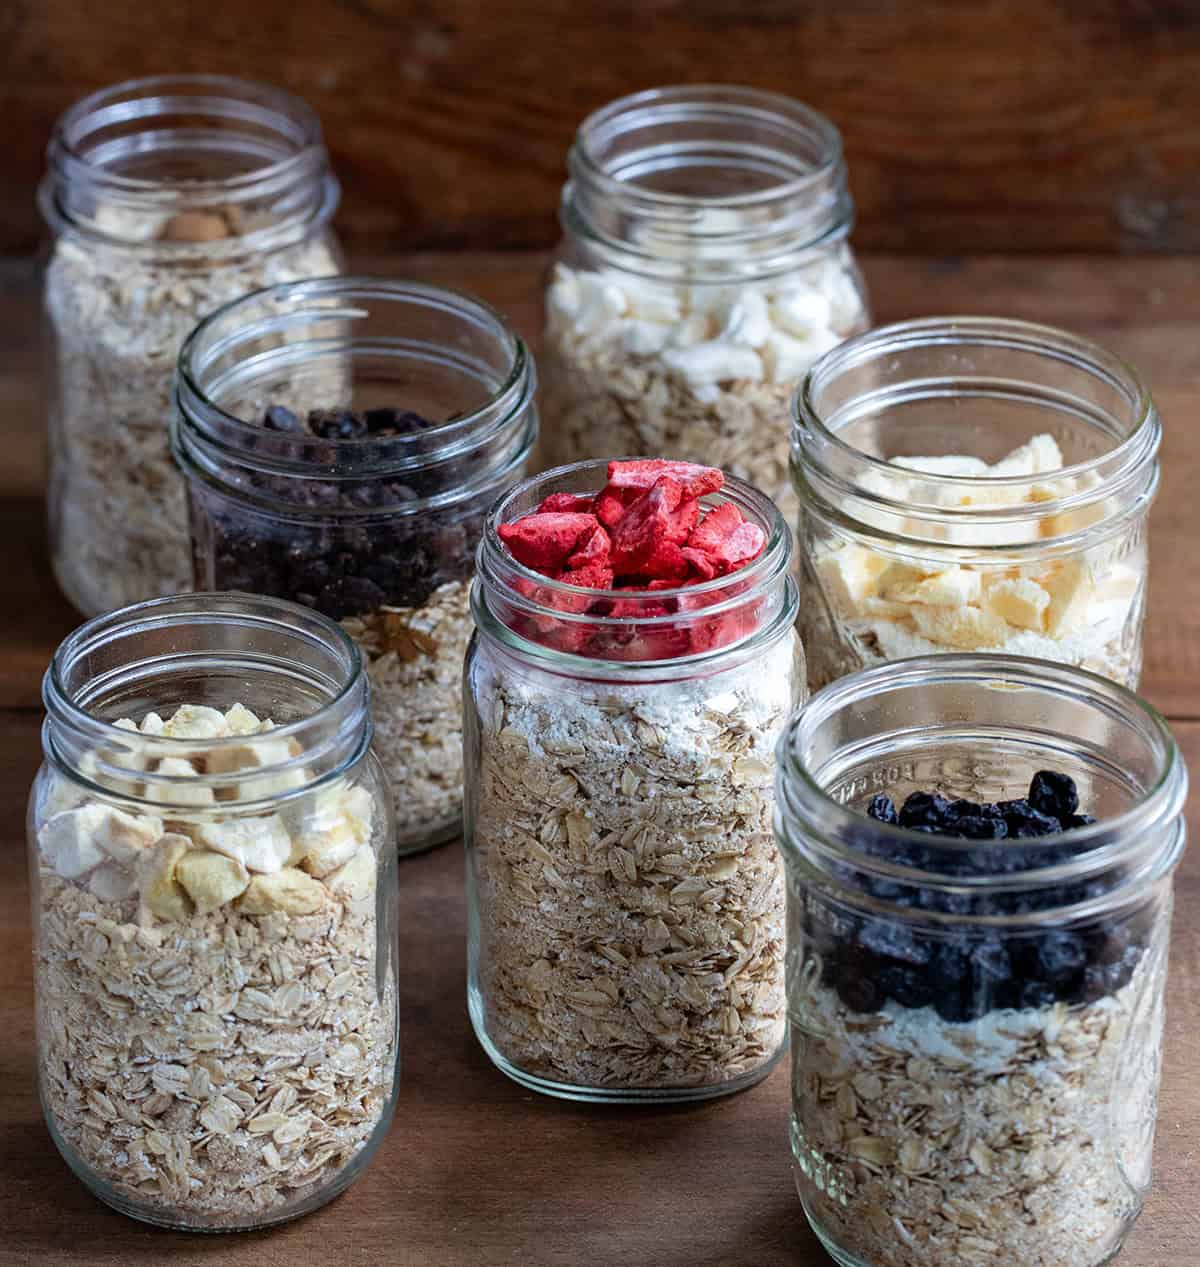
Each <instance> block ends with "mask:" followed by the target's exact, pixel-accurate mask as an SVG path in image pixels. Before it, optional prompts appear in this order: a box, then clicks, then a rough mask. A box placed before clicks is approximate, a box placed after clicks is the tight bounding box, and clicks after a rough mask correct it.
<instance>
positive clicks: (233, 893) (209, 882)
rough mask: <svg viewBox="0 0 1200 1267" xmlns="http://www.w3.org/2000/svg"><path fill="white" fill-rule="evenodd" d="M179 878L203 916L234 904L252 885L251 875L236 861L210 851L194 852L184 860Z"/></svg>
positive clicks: (179, 865)
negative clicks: (228, 904)
mask: <svg viewBox="0 0 1200 1267" xmlns="http://www.w3.org/2000/svg"><path fill="white" fill-rule="evenodd" d="M175 875H176V877H177V878H178V880H179V883H180V884H182V885H183V887H184V889H185V890H186V892H187V895H188V897H190V898H191V899H192V901H193V902H194V903H195V904H196V912H197V914H200V915H207V914H208V913H209V912H210V911H215V910H216V909H217V908H218V907H221V906H224V905H225V904H226V903H227V902H232V901H233V899H234V898H235V897H239V896H240V895H241V894H242V893H244V892H245V891H246V888H247V886H248V885H249V883H250V873H249V872H248V871H247V870H246V868H245V867H244V866H243V865H242V864H241V863H240V862H239V861H238V860H237V859H236V858H228V857H226V856H225V855H224V854H221V853H212V852H211V851H209V850H206V849H193V850H192V851H191V852H190V853H188V854H186V855H185V856H184V857H183V858H181V859H180V860H179V864H178V865H177V866H176V868H175Z"/></svg>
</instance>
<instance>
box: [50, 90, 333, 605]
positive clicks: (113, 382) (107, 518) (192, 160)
mask: <svg viewBox="0 0 1200 1267" xmlns="http://www.w3.org/2000/svg"><path fill="white" fill-rule="evenodd" d="M48 163H49V170H48V174H47V176H46V179H45V181H44V182H43V185H42V188H41V193H40V200H41V206H42V210H43V213H44V215H45V217H46V219H47V221H48V223H49V225H50V227H51V229H52V231H53V233H54V236H55V242H54V249H53V252H52V255H51V258H50V262H49V266H48V269H47V272H46V277H45V307H46V312H47V316H48V318H49V327H50V330H51V332H52V334H53V346H54V361H53V365H54V369H53V377H52V381H51V383H50V385H49V387H50V390H49V393H48V395H49V400H50V494H49V514H50V537H51V550H52V555H53V561H54V567H55V571H56V573H57V576H58V580H59V584H60V585H61V586H62V589H63V591H64V593H65V594H66V595H67V597H68V598H69V599H70V600H71V602H72V603H74V605H75V606H76V607H77V608H78V609H79V610H80V611H82V612H84V613H85V614H87V615H95V614H97V613H99V612H105V611H112V610H114V609H116V608H118V607H122V606H124V605H126V604H128V603H131V602H137V601H140V600H142V599H147V598H153V597H156V596H158V595H161V594H173V593H178V592H180V591H183V590H187V589H189V588H190V587H191V568H190V566H189V557H188V530H187V505H186V500H185V497H184V490H183V482H182V480H181V478H180V476H179V472H178V470H177V469H176V468H175V465H174V463H173V462H172V460H171V453H170V445H169V442H168V436H167V428H168V423H169V420H170V416H171V382H172V378H173V376H174V373H175V361H176V358H177V356H178V353H179V348H180V346H181V344H182V343H183V340H184V339H185V338H186V337H187V335H188V333H189V332H190V331H191V330H192V328H193V327H194V326H195V324H196V322H197V321H199V320H200V318H201V317H202V316H203V315H204V314H205V313H208V312H211V311H212V310H213V309H214V308H218V307H220V306H221V305H222V304H224V303H227V302H229V301H230V300H231V299H234V298H235V297H237V296H238V295H243V294H245V293H247V292H248V291H252V290H257V289H259V288H260V287H263V286H268V285H273V284H275V283H278V282H287V281H292V280H295V279H298V278H305V277H319V276H324V275H326V274H330V273H336V272H338V271H340V254H339V251H338V247H337V244H336V242H335V240H334V239H333V237H332V234H331V233H330V231H329V227H328V226H329V221H330V218H331V217H332V215H333V212H334V209H335V208H336V206H337V202H338V196H339V190H338V185H337V182H336V181H335V179H334V177H333V175H332V173H331V171H330V168H329V162H328V156H327V154H326V152H325V148H324V143H323V141H322V138H321V129H320V125H319V123H318V121H317V119H316V117H315V116H314V115H313V113H312V112H311V110H309V108H308V107H307V106H306V105H305V104H304V103H303V102H301V101H298V100H296V99H295V98H293V97H291V96H290V95H288V94H287V93H283V92H280V91H278V90H277V89H274V88H269V87H267V86H265V85H261V84H253V83H248V82H244V81H241V80H236V79H227V78H223V77H219V76H193V75H173V76H161V77H157V78H153V79H144V80H135V81H131V82H129V83H124V84H119V85H117V86H115V87H113V88H109V89H105V90H104V91H102V92H99V93H96V94H94V95H93V96H91V97H87V98H85V99H84V100H83V101H81V102H79V103H78V104H77V105H75V106H74V107H72V108H71V109H70V110H69V111H68V112H67V113H66V114H65V115H64V116H63V117H62V118H61V119H60V120H59V122H58V125H57V126H56V128H55V131H54V136H53V138H52V140H51V142H50V146H49V151H48Z"/></svg>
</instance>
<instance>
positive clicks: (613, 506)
mask: <svg viewBox="0 0 1200 1267" xmlns="http://www.w3.org/2000/svg"><path fill="white" fill-rule="evenodd" d="M624 513H625V503H624V501H623V500H622V499H621V495H620V494H619V493H615V492H613V490H612V489H611V488H603V489H601V490H600V492H599V493H597V494H596V507H595V514H596V518H597V519H599V520H600V522H601V523H602V524H603V525H604V526H605V527H606V528H609V529H612V528H615V527H616V526H617V521H618V520H619V519H620V518H621V516H622V515H623V514H624Z"/></svg>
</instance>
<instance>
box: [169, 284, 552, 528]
mask: <svg viewBox="0 0 1200 1267" xmlns="http://www.w3.org/2000/svg"><path fill="white" fill-rule="evenodd" d="M325 298H337V299H344V300H346V301H347V306H344V307H340V308H321V307H317V306H312V307H306V306H305V305H307V304H309V303H310V301H318V302H319V301H320V300H321V299H325ZM381 300H382V301H385V302H392V303H410V304H417V305H421V306H426V307H430V308H439V309H441V310H443V311H446V312H448V313H451V314H452V315H454V316H461V317H464V318H466V319H469V320H472V321H474V322H476V323H477V324H478V325H480V326H481V328H482V327H485V326H486V328H488V330H489V331H490V332H491V333H493V334H495V335H496V336H497V337H498V339H499V340H500V341H501V342H502V345H503V348H504V351H505V354H506V359H507V360H508V369H507V371H506V373H505V375H504V377H503V379H502V380H501V381H500V382H499V383H498V384H497V385H496V386H495V387H494V388H492V389H491V394H490V395H489V396H488V398H487V399H486V400H485V401H484V402H483V403H481V404H480V405H478V406H477V407H475V408H474V409H471V410H469V411H468V412H466V413H463V414H460V415H458V416H457V417H455V418H454V419H452V420H449V421H447V422H445V423H442V424H440V425H438V426H435V427H431V428H429V429H428V430H425V431H421V432H415V433H413V434H410V435H402V436H394V437H389V438H385V439H377V440H372V439H369V438H368V439H354V440H338V439H321V440H317V439H316V438H315V437H312V436H306V437H304V440H303V442H304V443H305V444H306V445H312V444H315V443H319V444H320V445H321V447H322V448H323V449H326V450H328V451H330V452H332V454H333V455H334V456H333V461H332V463H329V464H325V463H320V464H319V463H316V462H314V461H303V460H300V459H298V458H297V459H295V460H292V459H289V458H287V457H285V456H277V457H273V458H264V457H263V456H262V455H261V453H260V452H256V453H254V458H253V461H251V460H249V459H250V455H251V453H252V452H253V449H254V443H255V442H257V441H258V440H260V439H261V437H262V436H263V434H264V432H263V429H262V428H261V427H260V426H258V425H257V424H256V423H252V422H248V421H247V420H246V419H244V418H242V417H240V416H239V415H237V414H234V413H230V412H229V411H228V410H226V409H225V408H223V407H222V406H221V405H220V404H218V403H217V402H216V401H215V400H213V399H212V397H211V396H210V394H209V388H208V386H206V385H205V384H204V382H203V369H204V364H203V362H202V361H201V357H202V356H204V355H206V356H208V357H209V358H210V359H212V358H215V357H216V356H218V355H220V354H222V353H224V352H227V351H229V350H230V349H231V348H232V347H234V346H235V344H236V342H238V341H247V340H250V339H252V338H253V337H255V336H256V335H257V334H261V333H264V332H267V331H270V330H273V329H274V328H275V327H276V326H277V325H278V323H279V322H280V321H282V320H285V319H287V320H292V319H296V318H305V319H311V320H313V321H329V320H344V321H351V320H354V319H356V318H357V319H360V320H361V319H363V318H364V317H366V316H367V315H368V314H367V313H366V312H365V311H364V310H363V308H362V307H361V304H363V303H365V302H371V301H376V302H377V301H381ZM292 301H294V302H295V303H296V304H297V305H299V307H298V308H297V309H296V310H294V311H289V312H288V313H286V314H283V313H275V314H272V315H270V316H264V317H260V318H258V319H255V320H251V321H250V322H249V323H248V324H247V325H245V326H240V327H237V328H236V331H235V332H234V333H230V334H226V335H225V336H224V337H223V338H220V339H218V340H217V341H216V342H215V343H214V344H213V345H212V347H210V348H205V346H204V344H205V340H207V339H210V338H212V337H213V332H214V331H216V330H219V328H220V326H221V324H222V323H225V322H228V321H229V320H230V318H233V317H236V315H237V313H238V312H239V310H245V311H247V312H252V311H254V310H255V309H256V308H261V307H263V306H264V305H267V304H272V305H278V306H280V307H283V306H284V305H286V304H288V303H289V302H292ZM355 301H358V304H359V305H360V306H358V307H356V306H355ZM342 342H344V344H345V345H346V346H348V347H352V346H353V345H354V342H355V336H354V335H353V334H350V335H348V336H347V337H346V338H345V339H344V340H343V341H342ZM288 347H289V350H291V351H293V352H294V351H295V350H296V348H297V347H301V348H302V347H303V340H291V341H289V344H288ZM177 370H178V372H177V375H176V384H175V391H174V398H175V405H176V408H175V411H174V418H173V425H172V428H171V431H172V440H173V447H174V449H175V452H176V457H177V459H178V460H179V461H180V462H181V464H183V465H184V466H185V469H187V470H189V471H193V470H199V471H200V473H202V474H203V475H204V476H205V477H206V478H208V477H209V476H210V475H211V472H210V471H208V470H207V469H205V468H198V467H197V464H196V463H195V462H194V460H193V455H192V454H191V452H190V451H189V444H196V443H198V444H201V445H203V446H204V447H205V448H206V450H207V449H211V450H212V451H213V452H214V454H215V455H216V457H217V458H218V459H220V462H221V463H226V462H230V463H233V464H235V465H242V466H253V467H254V468H255V469H256V470H260V471H262V472H264V473H267V474H274V475H279V476H283V477H289V478H294V479H298V480H302V479H314V480H320V481H321V482H322V483H332V484H337V483H361V482H363V481H364V480H370V479H379V478H383V477H390V476H395V475H401V474H403V473H405V472H407V471H411V470H415V469H419V468H422V467H427V466H429V465H431V464H434V463H439V462H444V461H450V460H452V459H455V458H458V457H462V456H466V455H469V454H470V453H472V452H474V451H475V450H477V449H479V448H481V447H483V446H484V445H485V444H487V443H489V442H490V441H492V440H494V439H495V438H496V436H497V434H499V433H501V432H503V430H504V429H505V427H508V426H511V425H512V424H513V423H514V421H517V420H519V419H521V418H522V417H524V416H525V415H526V413H527V412H528V411H529V410H530V406H531V404H532V402H533V399H534V393H535V389H536V369H535V366H534V362H533V358H532V356H531V355H530V353H529V349H528V347H527V345H526V343H525V341H524V340H523V339H522V338H521V336H520V335H519V334H518V333H517V332H516V329H515V328H514V327H513V325H512V323H511V322H510V321H509V320H508V318H507V317H506V316H504V314H503V313H501V312H500V311H499V310H498V309H496V308H494V307H492V305H491V304H488V303H486V302H485V301H484V300H482V299H479V298H477V297H476V296H474V295H472V294H469V293H467V292H466V291H461V290H457V289H454V288H451V287H445V286H434V285H430V284H428V283H424V282H417V281H407V280H403V279H389V278H378V277H371V276H369V275H365V274H356V275H351V276H342V275H337V276H331V277H320V278H311V279H305V280H300V281H293V282H283V283H278V284H276V285H274V286H267V287H263V288H261V289H259V290H255V291H251V292H249V293H248V294H245V295H240V296H238V297H237V298H236V299H233V300H230V301H229V302H228V303H226V304H223V305H222V306H221V307H220V308H217V309H215V310H214V311H213V312H211V313H209V314H208V315H207V316H205V317H204V319H203V320H202V321H200V322H199V323H198V324H197V325H196V326H195V327H194V328H193V330H192V331H191V333H190V334H189V335H188V336H187V338H186V339H185V340H184V342H183V344H182V346H181V348H180V351H179V358H178V362H177ZM481 424H482V425H481ZM220 433H223V434H220ZM431 438H432V439H433V440H434V441H435V442H440V443H437V444H436V447H434V448H429V447H427V446H428V445H429V443H430V440H431ZM532 443H533V435H532V434H530V435H529V436H528V437H527V442H526V443H525V444H524V445H522V446H520V452H519V453H516V454H515V456H514V458H513V460H512V461H511V462H509V463H508V464H507V465H506V467H505V470H506V471H507V470H512V469H516V468H517V467H519V465H520V463H521V462H522V461H524V458H525V456H526V455H527V454H528V451H529V448H530V447H531V445H532ZM347 458H353V459H354V461H353V462H352V463H348V462H346V461H345V459H347ZM363 459H366V461H365V462H364V461H363ZM487 474H488V478H489V480H490V479H494V478H496V473H495V472H494V471H489V472H488V473H487ZM215 482H216V483H217V484H218V486H219V487H221V488H222V489H223V490H224V491H226V492H228V493H231V494H232V495H233V496H235V497H237V498H238V499H239V500H244V501H253V500H256V499H255V498H252V497H250V496H248V495H247V492H246V490H245V489H244V488H242V487H241V486H239V485H236V484H231V483H229V482H228V481H222V480H216V481H215ZM477 492H478V489H477V488H475V487H474V485H472V484H471V483H470V482H467V483H464V484H461V485H458V486H457V487H455V488H452V489H449V490H443V491H442V492H440V493H437V494H434V495H432V496H430V497H425V498H415V499H413V500H410V501H404V502H400V503H397V504H396V505H395V506H394V507H371V508H363V509H362V510H357V509H352V508H342V509H339V510H338V511H337V512H336V513H337V514H338V515H339V516H343V517H347V518H371V517H372V516H376V517H377V516H378V515H379V514H380V513H381V512H382V513H386V514H388V515H391V514H396V513H408V514H415V513H420V512H422V511H424V510H428V509H430V508H431V507H440V506H444V505H450V504H453V503H455V502H457V501H460V500H464V499H466V498H469V497H470V496H472V495H474V494H475V493H477ZM275 504H276V503H274V502H271V505H272V506H274V505H275ZM285 504H287V503H285ZM288 506H289V513H290V514H292V515H294V517H295V518H297V519H306V518H311V517H313V515H312V512H308V513H306V511H305V508H304V507H302V506H295V507H292V506H290V504H288ZM330 513H332V512H330V511H329V510H327V509H323V510H321V512H320V513H319V515H317V517H319V518H327V517H328V516H329V514H330Z"/></svg>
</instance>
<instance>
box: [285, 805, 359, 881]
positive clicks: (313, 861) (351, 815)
mask: <svg viewBox="0 0 1200 1267" xmlns="http://www.w3.org/2000/svg"><path fill="white" fill-rule="evenodd" d="M338 810H339V812H338V813H337V815H336V817H334V818H333V820H332V822H331V823H330V825H329V826H327V827H324V828H322V829H320V830H318V831H313V832H310V833H308V834H307V835H306V836H304V837H303V838H302V839H298V840H297V842H296V843H297V847H299V848H301V849H302V850H303V853H302V857H303V864H302V865H303V866H304V869H305V870H306V871H308V872H309V873H310V874H312V875H315V876H325V875H328V874H329V873H330V872H331V871H335V870H336V869H337V868H338V867H340V866H341V865H342V864H343V863H344V862H346V861H348V860H349V859H350V858H351V857H352V856H353V855H354V853H355V852H356V850H357V849H358V847H359V845H361V844H363V843H364V842H365V841H367V840H369V839H370V836H371V818H372V815H373V814H374V801H373V799H372V797H371V794H370V792H368V791H367V789H366V788H364V787H354V788H351V789H350V790H349V791H348V792H347V793H346V794H345V795H344V796H343V797H342V798H341V803H340V805H339V806H338Z"/></svg>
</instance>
